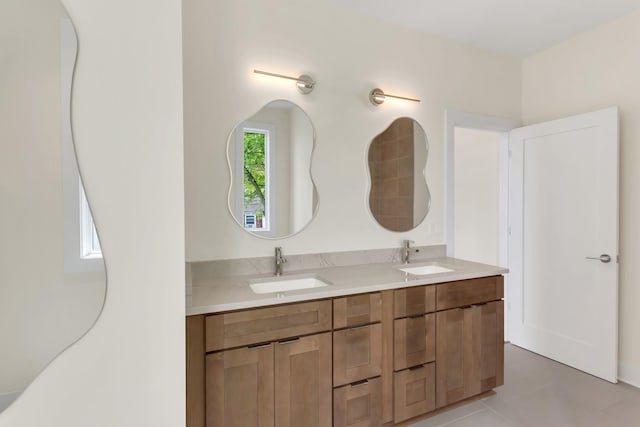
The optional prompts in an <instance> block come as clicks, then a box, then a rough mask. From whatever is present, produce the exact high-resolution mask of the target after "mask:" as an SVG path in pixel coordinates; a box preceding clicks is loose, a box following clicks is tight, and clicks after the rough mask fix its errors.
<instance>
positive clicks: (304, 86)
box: [253, 70, 316, 95]
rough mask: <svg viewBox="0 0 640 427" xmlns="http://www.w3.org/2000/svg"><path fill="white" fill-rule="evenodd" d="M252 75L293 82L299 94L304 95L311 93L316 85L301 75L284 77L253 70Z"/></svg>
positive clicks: (306, 76) (309, 78) (304, 75)
mask: <svg viewBox="0 0 640 427" xmlns="http://www.w3.org/2000/svg"><path fill="white" fill-rule="evenodd" d="M253 72H254V73H256V74H262V75H265V76H271V77H278V78H281V79H287V80H293V81H295V82H296V87H297V88H298V90H299V91H300V93H302V94H304V95H306V94H308V93H311V92H312V91H313V88H314V86H315V84H316V82H314V81H313V79H312V78H311V77H310V76H308V75H306V74H302V75H301V76H299V77H291V76H285V75H283V74H276V73H270V72H268V71H261V70H253Z"/></svg>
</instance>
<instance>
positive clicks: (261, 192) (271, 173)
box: [227, 100, 318, 239]
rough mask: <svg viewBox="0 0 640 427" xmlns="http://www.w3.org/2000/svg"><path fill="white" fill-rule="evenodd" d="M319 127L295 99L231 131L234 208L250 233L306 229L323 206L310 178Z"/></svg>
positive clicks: (231, 198) (229, 155)
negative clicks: (320, 206)
mask: <svg viewBox="0 0 640 427" xmlns="http://www.w3.org/2000/svg"><path fill="white" fill-rule="evenodd" d="M314 144H315V131H314V128H313V124H312V123H311V120H309V117H308V116H307V114H306V113H305V112H304V111H303V110H302V108H300V107H298V106H297V105H296V104H294V103H292V102H289V101H285V100H278V101H272V102H270V103H268V104H267V105H265V106H264V107H263V108H262V109H261V110H260V111H258V112H257V113H256V114H254V115H253V116H251V117H249V118H248V119H247V120H245V121H243V122H242V123H239V124H238V125H237V126H236V127H235V128H234V129H233V130H232V131H231V134H230V135H229V140H228V142H227V158H228V161H229V171H230V174H231V185H230V186H229V211H230V212H231V215H232V216H233V218H234V219H235V220H236V222H237V223H238V224H239V225H240V226H241V227H242V228H243V229H245V230H246V231H248V232H249V233H251V234H253V235H255V236H258V237H265V238H272V239H276V238H282V237H286V236H290V235H292V234H295V233H297V232H299V231H300V230H302V229H303V228H304V227H306V226H307V224H309V222H311V219H312V218H313V216H314V215H315V213H316V211H317V209H318V194H317V191H316V187H315V185H314V183H313V179H312V178H311V156H312V155H313V148H314Z"/></svg>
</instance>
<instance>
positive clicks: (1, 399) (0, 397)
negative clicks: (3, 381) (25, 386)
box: [0, 391, 22, 412]
mask: <svg viewBox="0 0 640 427" xmlns="http://www.w3.org/2000/svg"><path fill="white" fill-rule="evenodd" d="M21 393H22V392H21V391H16V392H13V393H4V394H0V412H2V411H4V410H5V409H7V408H8V407H9V405H11V404H12V403H13V401H14V400H16V399H17V398H18V396H20V394H21Z"/></svg>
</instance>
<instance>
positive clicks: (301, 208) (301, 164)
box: [289, 107, 314, 232]
mask: <svg viewBox="0 0 640 427" xmlns="http://www.w3.org/2000/svg"><path fill="white" fill-rule="evenodd" d="M289 112H290V120H291V136H290V138H289V142H290V155H291V160H290V165H289V166H290V168H291V174H290V177H291V178H290V179H291V182H290V184H291V189H290V190H291V226H290V228H289V229H290V231H292V232H294V231H297V230H301V229H302V228H304V227H305V226H306V225H307V223H308V222H309V221H310V220H311V217H312V215H313V211H314V202H313V182H312V181H311V175H310V174H309V168H310V166H311V160H312V157H311V155H312V152H313V139H314V138H313V132H314V130H313V126H312V125H311V122H310V121H309V118H308V117H307V116H306V114H304V112H303V111H302V110H300V109H299V108H295V107H294V108H291V109H290V110H289Z"/></svg>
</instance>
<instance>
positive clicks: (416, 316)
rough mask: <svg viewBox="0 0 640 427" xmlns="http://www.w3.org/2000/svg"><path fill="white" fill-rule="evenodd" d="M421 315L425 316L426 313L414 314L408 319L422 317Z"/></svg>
mask: <svg viewBox="0 0 640 427" xmlns="http://www.w3.org/2000/svg"><path fill="white" fill-rule="evenodd" d="M421 317H424V314H416V315H413V316H409V317H408V319H420V318H421Z"/></svg>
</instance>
